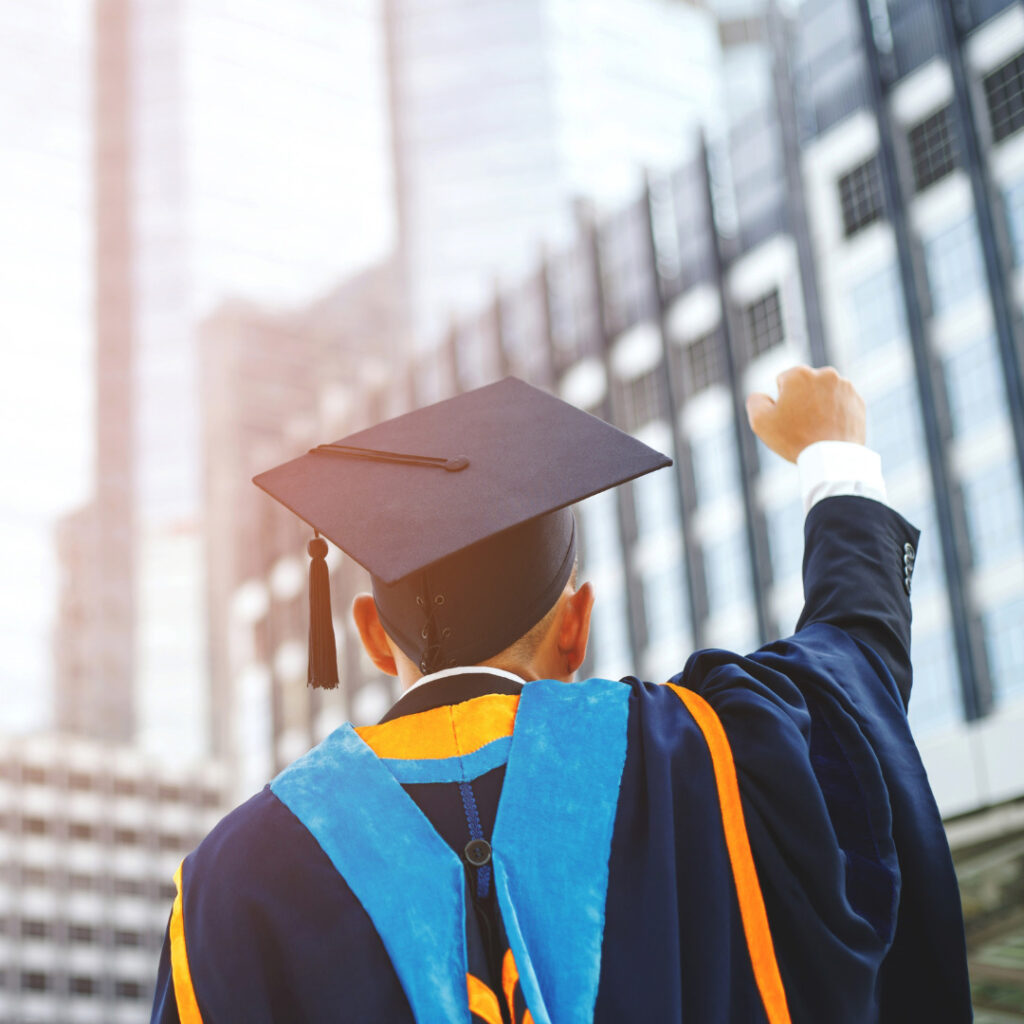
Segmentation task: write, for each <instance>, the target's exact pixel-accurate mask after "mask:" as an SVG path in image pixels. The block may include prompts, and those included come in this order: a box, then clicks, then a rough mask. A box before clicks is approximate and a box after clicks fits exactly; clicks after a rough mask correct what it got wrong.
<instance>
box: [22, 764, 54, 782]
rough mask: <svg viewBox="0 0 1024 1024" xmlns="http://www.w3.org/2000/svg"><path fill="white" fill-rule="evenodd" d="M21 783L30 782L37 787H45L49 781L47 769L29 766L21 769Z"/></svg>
mask: <svg viewBox="0 0 1024 1024" xmlns="http://www.w3.org/2000/svg"><path fill="white" fill-rule="evenodd" d="M21 781H22V782H30V783H33V784H34V785H37V786H45V785H46V783H47V782H48V781H49V779H48V777H47V773H46V769H45V768H41V767H40V766H39V765H34V764H27V765H25V767H24V768H22V769H21Z"/></svg>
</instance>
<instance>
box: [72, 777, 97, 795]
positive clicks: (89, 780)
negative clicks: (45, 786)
mask: <svg viewBox="0 0 1024 1024" xmlns="http://www.w3.org/2000/svg"><path fill="white" fill-rule="evenodd" d="M68 785H69V786H70V787H71V788H72V789H76V790H79V791H80V792H83V793H87V792H89V791H90V790H93V789H95V788H96V779H95V778H94V777H93V776H92V775H88V774H87V773H85V772H72V773H71V774H70V775H69V776H68Z"/></svg>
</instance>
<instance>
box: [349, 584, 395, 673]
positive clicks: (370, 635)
mask: <svg viewBox="0 0 1024 1024" xmlns="http://www.w3.org/2000/svg"><path fill="white" fill-rule="evenodd" d="M352 619H353V621H354V622H355V624H356V629H358V630H359V639H360V640H361V641H362V644H363V650H364V651H366V653H367V656H368V657H369V659H370V661H372V662H373V663H374V665H376V666H377V668H379V669H380V670H381V672H384V673H385V674H386V675H389V676H397V675H398V666H397V665H396V664H395V656H394V655H393V654H392V653H391V645H390V644H389V643H388V635H387V633H386V632H385V631H384V627H383V626H382V625H381V622H380V616H379V615H378V614H377V605H376V604H375V602H374V600H373V595H372V594H357V595H356V599H355V600H354V601H353V602H352Z"/></svg>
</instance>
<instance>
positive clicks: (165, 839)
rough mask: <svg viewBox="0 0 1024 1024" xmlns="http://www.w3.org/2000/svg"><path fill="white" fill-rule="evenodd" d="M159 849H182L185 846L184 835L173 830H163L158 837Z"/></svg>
mask: <svg viewBox="0 0 1024 1024" xmlns="http://www.w3.org/2000/svg"><path fill="white" fill-rule="evenodd" d="M159 843H160V849H161V850H183V849H184V848H185V837H184V836H179V835H177V834H176V833H174V832H163V833H161V834H160V837H159Z"/></svg>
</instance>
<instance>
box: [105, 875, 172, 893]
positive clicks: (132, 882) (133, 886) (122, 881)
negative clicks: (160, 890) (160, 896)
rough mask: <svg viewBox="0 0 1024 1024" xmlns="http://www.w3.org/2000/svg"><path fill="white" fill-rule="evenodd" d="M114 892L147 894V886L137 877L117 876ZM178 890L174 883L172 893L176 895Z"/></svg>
mask: <svg viewBox="0 0 1024 1024" xmlns="http://www.w3.org/2000/svg"><path fill="white" fill-rule="evenodd" d="M114 892H115V893H117V895H118V896H143V895H145V892H146V887H145V886H144V885H143V884H142V882H140V881H138V879H135V878H115V879H114ZM176 892H177V890H176V889H175V888H174V886H173V885H172V886H171V895H172V896H174V895H176Z"/></svg>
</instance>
